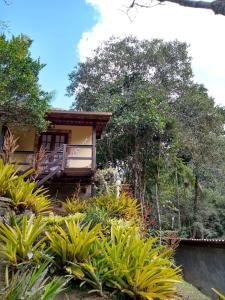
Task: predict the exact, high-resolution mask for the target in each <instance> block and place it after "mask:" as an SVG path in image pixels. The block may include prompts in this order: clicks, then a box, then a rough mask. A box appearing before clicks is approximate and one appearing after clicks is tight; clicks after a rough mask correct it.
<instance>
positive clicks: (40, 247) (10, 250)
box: [0, 215, 46, 266]
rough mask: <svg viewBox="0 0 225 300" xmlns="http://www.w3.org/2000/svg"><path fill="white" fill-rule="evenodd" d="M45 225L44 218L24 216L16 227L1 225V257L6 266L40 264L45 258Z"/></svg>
mask: <svg viewBox="0 0 225 300" xmlns="http://www.w3.org/2000/svg"><path fill="white" fill-rule="evenodd" d="M44 228H45V225H44V223H43V222H42V218H41V217H38V218H35V216H34V215H33V216H31V218H29V219H28V218H27V216H26V215H24V216H23V217H22V219H21V222H19V223H18V222H17V221H15V225H7V224H3V223H0V256H1V257H2V258H3V260H4V262H5V263H6V264H9V265H12V266H17V265H18V264H19V263H23V264H24V263H26V264H30V263H33V262H38V261H39V260H40V259H41V258H43V256H44V253H43V252H44V250H45V247H46V245H45V240H46V237H44V236H43V234H44Z"/></svg>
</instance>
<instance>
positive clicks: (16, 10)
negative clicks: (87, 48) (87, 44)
mask: <svg viewBox="0 0 225 300" xmlns="http://www.w3.org/2000/svg"><path fill="white" fill-rule="evenodd" d="M10 1H11V2H10V3H11V4H10V5H5V4H4V3H3V1H2V0H1V1H0V20H4V21H8V25H9V30H10V33H9V34H14V35H18V34H21V33H23V34H26V35H28V36H30V37H31V38H32V39H33V45H32V49H31V53H32V56H33V57H34V58H38V57H40V59H41V62H43V63H46V66H45V68H44V69H43V70H42V71H41V73H40V83H41V85H42V87H43V88H44V89H45V90H47V91H55V97H54V99H53V101H52V105H53V106H54V107H64V108H69V107H70V106H71V103H72V98H69V97H66V96H65V93H66V87H67V85H68V84H69V81H68V73H69V72H71V71H72V69H73V67H74V66H75V65H76V64H77V63H78V62H79V53H78V50H77V45H78V43H79V41H80V39H81V37H82V33H83V32H85V31H88V30H90V29H91V28H92V27H93V26H94V24H95V23H96V21H97V20H96V15H97V14H96V11H95V10H94V8H93V6H91V5H88V4H86V2H85V1H84V0H64V1H63V0H10Z"/></svg>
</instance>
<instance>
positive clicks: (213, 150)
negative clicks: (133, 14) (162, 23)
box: [68, 37, 225, 237]
mask: <svg viewBox="0 0 225 300" xmlns="http://www.w3.org/2000/svg"><path fill="white" fill-rule="evenodd" d="M69 77H70V85H69V87H68V92H69V94H70V95H74V96H75V101H74V108H76V109H78V110H79V109H80V110H90V111H91V110H97V111H112V112H113V117H112V119H111V121H110V123H109V125H108V127H107V130H106V132H105V135H104V136H103V138H102V140H101V141H100V142H99V143H98V159H97V160H98V164H99V166H101V167H104V166H107V165H108V164H110V165H112V166H116V167H118V168H119V169H120V170H121V174H122V175H123V176H124V178H125V179H126V180H127V181H128V182H129V183H130V184H131V185H132V186H133V190H134V193H135V196H136V197H137V198H138V199H139V200H140V202H141V204H142V207H143V208H144V205H145V203H146V202H147V201H149V202H150V207H151V213H152V215H151V216H152V219H154V221H155V224H157V226H156V227H157V229H159V230H160V231H161V229H162V230H165V229H172V230H174V229H177V230H179V232H180V233H181V234H182V235H184V236H195V237H206V236H215V235H216V234H218V235H221V234H223V233H225V227H224V225H223V224H225V218H224V217H223V212H224V207H223V204H221V203H222V202H223V199H224V196H223V192H222V190H223V187H224V183H223V182H224V181H225V173H224V170H225V163H224V162H225V157H224V155H225V139H224V135H223V131H224V112H223V109H222V108H220V107H217V106H215V103H214V101H213V99H212V98H210V97H209V96H208V93H207V90H206V89H205V88H204V87H203V86H201V85H198V84H196V83H195V82H194V81H193V75H192V69H191V59H190V57H189V56H188V52H187V45H186V44H184V43H180V42H178V41H173V42H164V41H162V40H152V41H146V40H142V41H139V40H137V39H136V38H133V37H127V38H124V39H122V40H119V39H116V38H112V39H110V40H109V41H106V42H105V43H103V44H102V45H101V46H100V47H99V48H98V49H97V50H96V51H95V53H94V56H93V57H91V58H89V59H88V60H87V61H86V62H85V63H81V64H79V66H78V67H76V68H75V70H73V71H72V73H71V74H70V75H69ZM218 170H219V171H218ZM218 172H219V174H220V175H221V174H222V175H221V177H220V176H219V175H216V174H218ZM212 182H213V184H212ZM215 188H217V194H216V193H215V194H214V196H213V198H210V196H212V195H213V191H214V189H215ZM218 191H219V192H218ZM209 195H210V196H209ZM224 202H225V199H224ZM207 205H208V207H209V208H210V210H209V211H208V212H207ZM214 221H215V223H213V222H214ZM211 223H212V224H211ZM215 224H217V225H215Z"/></svg>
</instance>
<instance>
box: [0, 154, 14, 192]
mask: <svg viewBox="0 0 225 300" xmlns="http://www.w3.org/2000/svg"><path fill="white" fill-rule="evenodd" d="M16 173H17V169H16V168H15V166H14V165H10V164H7V165H5V164H4V162H3V160H2V159H0V196H4V195H5V194H6V192H7V191H8V190H9V188H10V184H12V182H13V181H14V182H15V181H16V180H17V178H18V177H17V175H16Z"/></svg>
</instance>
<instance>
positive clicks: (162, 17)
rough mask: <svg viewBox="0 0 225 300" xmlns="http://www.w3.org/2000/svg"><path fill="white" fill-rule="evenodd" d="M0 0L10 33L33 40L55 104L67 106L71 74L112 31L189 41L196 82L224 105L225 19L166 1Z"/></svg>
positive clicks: (1, 16)
mask: <svg viewBox="0 0 225 300" xmlns="http://www.w3.org/2000/svg"><path fill="white" fill-rule="evenodd" d="M10 1H11V3H10V5H5V4H3V1H2V0H0V20H5V21H8V24H9V30H10V32H11V34H15V35H17V34H20V33H24V34H27V35H29V36H30V37H31V38H32V39H33V40H34V42H33V46H32V49H31V52H32V56H33V57H35V58H37V57H40V59H41V61H42V62H44V63H46V64H47V65H46V67H45V68H44V69H43V70H42V71H41V74H40V83H41V85H42V86H43V88H44V89H46V90H48V91H54V92H55V96H54V100H53V102H52V105H53V106H54V107H63V108H69V107H70V106H71V104H72V101H73V99H72V98H69V97H66V96H65V93H66V87H67V86H68V84H69V80H68V73H69V72H71V71H72V69H73V67H74V66H75V65H76V64H78V62H79V61H85V59H86V58H87V57H88V56H91V55H92V53H93V49H95V48H96V47H97V46H99V45H100V43H101V42H102V41H104V40H105V39H107V38H109V37H110V36H111V35H114V36H120V37H124V36H127V35H129V34H132V35H135V36H137V37H138V38H140V39H142V38H146V39H152V38H163V39H165V40H173V39H179V40H181V41H185V42H187V43H188V44H189V53H190V55H191V56H192V58H193V64H192V65H193V70H194V75H195V80H196V81H197V82H198V83H202V84H204V85H205V86H206V88H208V91H209V94H210V96H212V97H214V98H215V101H216V103H217V104H220V105H224V106H225V39H224V31H225V17H224V16H219V15H214V14H213V12H211V11H208V10H201V9H191V8H184V7H180V6H178V5H175V4H169V3H165V4H164V5H159V6H155V7H152V8H148V9H132V10H131V11H129V13H128V14H127V7H128V6H129V4H130V3H131V0H64V1H62V0H38V1H35V0H10Z"/></svg>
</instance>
